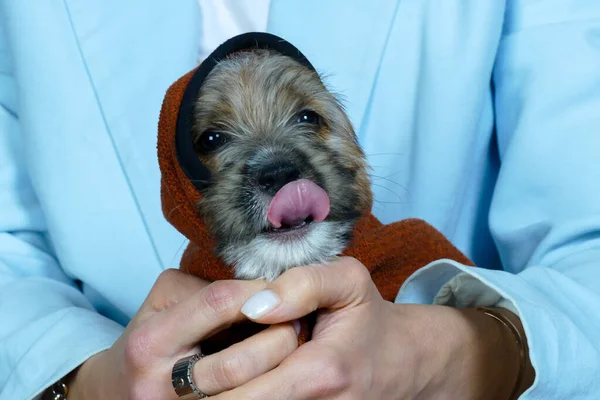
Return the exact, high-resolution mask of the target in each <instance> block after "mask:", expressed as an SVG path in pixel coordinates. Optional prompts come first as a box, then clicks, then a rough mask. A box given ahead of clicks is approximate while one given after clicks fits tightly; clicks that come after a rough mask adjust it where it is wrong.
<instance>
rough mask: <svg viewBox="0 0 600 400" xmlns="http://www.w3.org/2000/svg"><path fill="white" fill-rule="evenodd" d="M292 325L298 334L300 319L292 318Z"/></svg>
mask: <svg viewBox="0 0 600 400" xmlns="http://www.w3.org/2000/svg"><path fill="white" fill-rule="evenodd" d="M292 325H294V329H296V335H299V334H300V329H301V327H300V320H297V319H295V320H293V321H292Z"/></svg>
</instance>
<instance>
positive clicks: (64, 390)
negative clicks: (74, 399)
mask: <svg viewBox="0 0 600 400" xmlns="http://www.w3.org/2000/svg"><path fill="white" fill-rule="evenodd" d="M68 394H69V388H68V387H67V384H66V383H65V382H63V380H62V379H61V380H59V381H58V382H56V383H55V384H54V385H52V386H50V387H49V388H48V389H47V390H46V391H45V392H44V395H43V396H42V400H67V395H68Z"/></svg>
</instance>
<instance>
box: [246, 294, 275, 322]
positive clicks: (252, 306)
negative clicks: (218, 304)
mask: <svg viewBox="0 0 600 400" xmlns="http://www.w3.org/2000/svg"><path fill="white" fill-rule="evenodd" d="M280 301H281V300H280V299H279V296H277V295H276V294H275V292H273V291H272V290H262V291H260V292H258V293H256V294H255V295H254V296H252V297H250V298H249V299H248V300H247V301H246V302H245V303H244V305H243V306H242V314H244V315H245V316H247V317H248V318H251V319H256V318H260V317H262V316H263V315H265V314H266V313H268V312H269V311H271V310H272V309H274V308H275V307H277V305H278V304H279V302H280Z"/></svg>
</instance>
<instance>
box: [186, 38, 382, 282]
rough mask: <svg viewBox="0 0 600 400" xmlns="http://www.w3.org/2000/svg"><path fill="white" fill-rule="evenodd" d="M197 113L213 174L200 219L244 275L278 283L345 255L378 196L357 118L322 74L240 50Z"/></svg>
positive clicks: (217, 75) (204, 94) (212, 79)
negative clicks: (299, 269) (291, 271)
mask: <svg viewBox="0 0 600 400" xmlns="http://www.w3.org/2000/svg"><path fill="white" fill-rule="evenodd" d="M194 113H195V114H194V127H193V133H192V134H193V142H194V148H195V150H196V153H197V154H198V157H199V158H200V160H201V161H202V162H203V163H204V164H205V165H206V166H207V167H208V169H209V170H210V171H211V180H210V182H209V184H208V186H207V187H206V188H205V189H204V190H203V192H202V198H201V200H200V201H199V203H198V205H197V206H198V213H199V214H200V215H201V216H202V217H203V218H204V220H205V222H206V223H207V225H208V227H209V230H210V231H211V233H212V234H213V236H214V237H215V239H216V243H217V248H216V249H215V250H216V252H217V253H218V255H219V256H220V257H222V258H223V259H224V260H225V262H227V263H228V264H230V265H232V266H233V267H234V269H235V274H236V276H237V277H238V278H243V279H261V278H265V279H268V280H272V279H275V278H276V277H277V276H279V275H280V274H281V273H283V272H284V271H285V270H287V269H288V268H291V267H295V266H300V265H306V264H312V263H318V262H324V261H326V260H328V259H331V258H332V257H335V256H336V255H338V254H340V253H341V252H342V250H343V249H344V248H345V247H346V246H347V244H348V243H349V240H350V238H351V234H352V230H353V227H354V224H355V223H356V221H357V219H358V218H359V216H360V215H361V214H362V213H363V212H365V211H367V210H369V209H370V207H371V202H372V194H371V190H370V184H369V180H368V175H367V171H366V163H365V157H364V154H363V152H362V151H361V149H360V147H359V145H358V143H357V140H356V136H355V134H354V131H353V129H352V126H351V124H350V121H349V120H348V118H347V116H346V114H345V113H344V111H343V109H342V107H341V106H340V105H339V103H338V102H337V101H336V99H335V98H334V97H333V95H332V94H331V93H330V92H329V91H328V90H327V89H326V87H325V86H324V85H323V83H322V81H321V80H320V78H319V76H318V75H317V74H316V73H315V72H313V71H311V70H309V69H308V68H306V67H305V66H303V65H301V64H300V63H298V62H296V61H295V60H293V59H292V58H289V57H286V56H283V55H279V54H277V53H273V52H270V51H266V50H256V51H252V52H242V53H237V54H235V55H233V56H231V57H229V58H227V59H225V60H223V61H221V62H220V63H219V64H218V65H217V66H216V67H215V68H214V69H213V70H212V71H211V73H210V74H209V75H208V76H207V78H206V80H205V82H204V84H203V86H202V88H201V90H200V93H199V97H198V100H197V103H196V104H195V110H194Z"/></svg>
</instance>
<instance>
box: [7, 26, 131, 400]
mask: <svg viewBox="0 0 600 400" xmlns="http://www.w3.org/2000/svg"><path fill="white" fill-rule="evenodd" d="M0 28H1V27H0ZM3 34H4V32H2V29H0V400H16V399H32V398H35V397H37V396H39V394H40V393H41V392H42V391H43V390H44V389H45V388H47V387H48V386H50V385H51V384H52V383H54V382H55V381H57V380H58V379H60V378H61V377H63V376H65V375H66V374H68V373H69V372H70V371H71V370H73V369H74V368H75V367H76V366H78V365H80V364H81V363H82V362H83V361H84V360H86V359H87V358H89V357H90V356H92V355H93V354H95V353H97V352H99V351H102V350H104V349H106V348H108V347H110V346H111V345H112V343H113V342H114V340H116V338H118V337H119V335H120V334H121V332H122V330H123V327H121V326H120V325H118V324H116V323H114V322H112V321H110V320H108V319H106V318H104V317H102V316H101V315H99V314H98V313H97V312H95V311H94V309H93V307H92V306H91V304H90V303H89V302H88V301H87V300H86V298H85V297H84V295H83V294H82V293H81V291H80V290H79V289H78V285H77V283H76V282H75V281H74V280H73V279H71V278H70V277H69V276H68V275H67V274H66V273H65V272H64V271H63V270H62V269H61V266H60V264H59V262H58V261H57V259H56V257H55V256H54V254H53V251H52V248H51V245H50V243H51V240H50V239H51V238H49V237H48V236H47V234H46V228H45V222H44V215H43V210H42V207H41V206H40V203H39V202H38V199H37V198H36V195H35V193H34V191H33V189H32V186H31V185H30V182H29V181H28V177H27V169H26V165H24V162H23V158H22V157H21V154H22V150H23V149H22V146H23V143H22V140H21V139H22V137H21V133H20V124H19V116H18V115H19V110H18V99H17V94H18V93H17V82H16V81H15V78H14V74H13V71H12V67H11V57H10V53H9V51H8V49H7V46H6V45H5V40H4V39H5V38H4V37H3Z"/></svg>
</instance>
